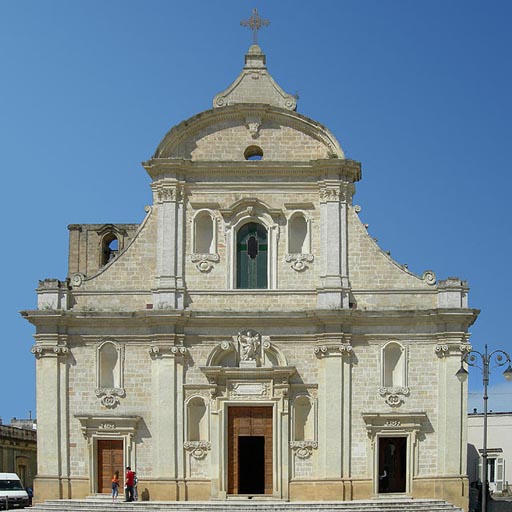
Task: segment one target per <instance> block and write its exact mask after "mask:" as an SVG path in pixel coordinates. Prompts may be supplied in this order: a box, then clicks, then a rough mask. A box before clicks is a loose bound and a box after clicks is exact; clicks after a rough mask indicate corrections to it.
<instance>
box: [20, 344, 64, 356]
mask: <svg viewBox="0 0 512 512" xmlns="http://www.w3.org/2000/svg"><path fill="white" fill-rule="evenodd" d="M30 352H32V354H34V355H35V356H36V358H38V359H39V358H40V357H45V356H52V357H55V356H57V357H58V356H66V355H68V353H69V349H68V347H63V346H61V345H34V346H33V347H32V348H31V349H30Z"/></svg>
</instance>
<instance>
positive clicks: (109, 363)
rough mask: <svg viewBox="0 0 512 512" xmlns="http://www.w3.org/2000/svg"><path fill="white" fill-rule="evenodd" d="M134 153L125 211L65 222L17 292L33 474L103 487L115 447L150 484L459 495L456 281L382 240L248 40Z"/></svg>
mask: <svg viewBox="0 0 512 512" xmlns="http://www.w3.org/2000/svg"><path fill="white" fill-rule="evenodd" d="M319 94H321V91H320V92H319ZM331 101H332V103H333V108H337V105H336V98H332V100H331ZM398 154H399V148H397V155H398ZM143 165H144V167H145V169H146V171H147V172H148V174H149V176H150V178H151V180H152V184H151V187H152V190H153V205H152V206H151V207H148V208H147V215H146V217H145V219H144V220H143V221H142V223H141V224H140V225H131V224H121V225H116V224H101V225H98V224H73V225H71V226H70V252H69V272H68V276H67V279H65V280H63V281H59V280H57V279H46V280H44V281H41V282H40V285H39V288H38V290H37V294H38V309H37V310H32V311H24V312H22V314H23V316H24V317H25V318H26V319H27V320H28V321H29V322H31V323H32V324H33V325H34V326H35V327H36V334H35V345H34V347H33V349H32V351H33V353H34V355H35V356H36V359H37V362H36V371H37V417H38V434H39V443H38V477H37V479H36V496H37V497H38V498H39V499H45V498H59V497H73V498H80V497H84V496H86V495H89V494H90V493H94V492H99V493H107V492H110V481H111V477H112V474H113V472H114V470H116V469H119V470H122V468H123V466H126V465H130V466H131V467H132V468H134V469H136V471H137V474H138V477H139V492H143V493H145V495H146V496H147V497H149V498H150V499H160V500H162V499H163V500H208V499H217V500H218V499H226V498H227V497H229V496H240V495H243V496H248V495H250V496H253V497H254V498H255V499H257V498H258V497H264V498H265V497H267V498H268V497H273V498H274V499H283V500H353V499H366V498H372V497H379V496H412V497H418V498H420V497H432V498H434V497H435V498H443V499H446V500H448V501H451V502H452V503H454V504H456V505H458V506H462V507H467V500H468V498H467V496H468V480H467V477H466V460H467V453H466V447H467V439H466V435H465V432H466V424H467V406H466V403H467V387H466V384H461V383H460V382H459V381H458V379H457V377H456V372H457V370H458V369H459V367H460V359H461V354H462V353H464V352H465V351H467V350H469V349H470V345H469V343H468V337H469V334H468V328H469V326H470V325H471V324H472V323H473V322H474V321H475V319H476V317H477V314H478V311H476V310H473V309H470V308H469V307H468V286H467V284H466V282H465V281H461V280H460V279H458V278H448V279H446V280H442V281H437V280H436V277H435V275H434V273H433V272H432V271H425V272H424V273H423V274H422V275H420V276H418V275H415V274H413V273H411V272H410V271H409V270H408V269H407V267H406V266H404V265H400V264H398V263H397V262H395V261H394V260H393V259H392V258H391V257H390V256H389V254H388V253H386V252H385V251H383V250H381V249H380V248H379V246H378V245H377V243H376V241H375V240H374V239H373V238H372V237H371V236H370V235H369V234H368V233H367V230H366V227H365V225H364V224H363V223H362V222H361V221H360V220H359V217H358V214H359V212H360V207H358V206H356V205H354V204H353V203H352V197H353V195H354V192H355V184H356V183H357V182H358V181H359V180H360V179H361V166H360V164H359V163H358V162H356V161H353V160H350V159H347V158H346V157H345V154H344V152H343V150H342V148H341V146H340V144H339V143H338V141H337V140H336V138H335V137H334V136H333V134H332V133H331V132H330V131H329V130H328V129H327V128H326V127H325V126H323V125H321V124H320V123H318V122H317V121H314V120H313V119H310V118H308V117H306V116H304V115H303V114H299V113H297V112H296V98H295V97H294V96H292V95H290V94H287V93H285V92H284V91H283V90H282V89H281V88H280V87H279V85H277V83H276V82H275V81H274V80H273V78H272V77H271V76H270V74H269V73H268V71H267V67H266V58H265V55H264V54H263V52H262V51H261V49H260V47H259V46H257V45H253V46H251V47H250V49H249V51H248V53H247V55H246V56H245V66H244V68H243V70H242V72H241V73H240V75H239V76H238V77H237V78H236V79H235V81H234V82H233V83H232V84H231V85H230V86H229V87H228V88H227V89H226V90H225V91H223V92H221V93H220V94H217V95H216V96H215V98H214V100H213V108H212V109H211V110H208V111H205V112H202V113H200V114H197V115H195V116H193V117H192V118H190V119H188V120H187V121H184V122H182V123H180V124H179V125H177V126H175V127H174V128H172V129H171V130H170V131H169V132H168V133H167V134H166V135H165V137H164V138H163V140H162V141H161V143H160V144H159V146H158V148H157V149H156V152H155V154H154V156H153V157H152V158H151V159H150V160H148V161H147V162H145V163H144V164H143ZM388 172H389V173H390V177H389V179H390V180H392V179H393V177H392V170H391V169H390V170H388ZM413 193H414V191H413V190H411V194H413ZM394 200H396V198H395V199H394ZM404 236H407V234H406V233H404ZM438 249H439V250H440V251H442V247H439V248H438Z"/></svg>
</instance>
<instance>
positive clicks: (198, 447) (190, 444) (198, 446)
mask: <svg viewBox="0 0 512 512" xmlns="http://www.w3.org/2000/svg"><path fill="white" fill-rule="evenodd" d="M183 448H184V449H185V450H187V451H188V452H190V455H191V456H192V457H194V459H197V460H201V459H204V458H205V457H206V455H207V454H208V451H209V450H210V449H211V443H210V442H209V441H185V442H184V443H183Z"/></svg>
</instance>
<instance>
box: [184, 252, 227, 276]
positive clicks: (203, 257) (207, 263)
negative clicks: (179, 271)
mask: <svg viewBox="0 0 512 512" xmlns="http://www.w3.org/2000/svg"><path fill="white" fill-rule="evenodd" d="M190 261H192V263H195V264H196V268H197V270H199V272H204V273H206V272H210V270H211V269H212V268H213V267H214V263H218V262H219V261H220V257H219V255H218V254H210V253H208V254H199V253H194V254H191V255H190Z"/></svg>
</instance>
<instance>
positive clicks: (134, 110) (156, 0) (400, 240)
mask: <svg viewBox="0 0 512 512" xmlns="http://www.w3.org/2000/svg"><path fill="white" fill-rule="evenodd" d="M253 7H257V8H258V9H259V11H260V13H261V15H262V16H263V17H265V18H269V19H270V20H271V26H270V27H268V28H265V29H263V30H262V31H261V35H260V45H261V47H262V48H263V50H264V51H265V53H266V54H267V64H268V67H269V70H270V72H271V73H272V75H273V76H274V78H275V79H276V80H277V81H278V82H279V84H280V85H281V86H282V87H283V88H284V89H285V90H286V91H288V92H290V93H295V92H298V94H299V95H300V100H299V104H298V111H299V112H301V113H303V114H305V115H307V116H309V117H312V118H314V119H316V120H318V121H320V122H321V123H323V124H325V125H326V126H328V127H329V128H330V129H331V131H332V132H333V133H334V134H335V135H336V136H337V138H338V140H339V141H340V143H341V145H342V147H343V149H344V150H345V153H346V155H347V157H348V158H353V159H355V160H359V161H361V162H362V164H363V180H362V182H360V184H359V185H358V188H357V194H356V197H355V203H356V204H360V205H361V206H362V213H361V217H362V219H363V221H364V222H367V223H368V224H369V231H370V233H371V235H372V236H374V237H376V238H378V240H379V244H380V245H381V247H382V248H383V249H385V250H390V251H391V253H392V256H393V257H394V258H395V259H396V260H397V261H398V262H400V263H407V264H409V268H410V269H411V270H413V271H414V272H417V273H422V272H423V270H425V269H432V270H434V271H435V272H436V275H437V276H438V278H441V279H444V278H446V277H448V276H458V277H461V278H463V279H467V280H468V281H469V284H470V286H471V294H470V305H471V306H472V307H475V308H480V309H482V313H481V315H480V318H479V319H478V321H477V323H476V324H475V325H474V327H473V328H472V332H473V337H472V342H473V344H474V346H475V347H476V348H481V347H482V346H483V343H485V342H487V343H489V345H490V346H491V347H492V348H498V347H499V348H504V349H506V350H508V351H511V350H512V343H511V334H510V332H509V330H508V321H509V319H510V317H511V316H512V314H511V300H510V293H511V289H512V273H511V270H510V265H509V262H510V255H511V250H512V247H511V246H512V241H511V225H510V219H511V215H510V206H509V205H510V198H509V195H510V190H511V185H512V173H511V169H510V161H511V159H510V155H509V151H510V148H511V143H512V140H511V133H512V129H511V124H510V119H511V117H512V95H511V91H512V67H511V49H512V31H511V30H510V19H511V18H512V2H510V1H508V0H493V1H491V2H489V1H483V0H482V1H474V0H450V1H447V0H429V1H428V2H420V1H411V0H393V1H391V0H346V1H345V0H316V1H315V2H306V1H303V2H299V1H297V0H295V1H292V0H279V1H276V0H274V1H270V0H253V1H247V0H236V1H235V0H218V1H199V0H188V1H186V2H184V1H174V0H137V1H135V0H108V1H107V0H74V1H71V0H0V63H1V71H2V79H1V80H0V156H1V165H2V180H3V183H2V187H1V189H0V194H1V201H2V206H3V211H4V213H5V218H4V222H3V225H2V240H3V243H2V251H1V253H0V254H1V259H2V261H1V263H2V264H1V267H0V268H1V269H2V270H3V276H2V293H1V295H0V296H1V299H0V300H1V309H0V311H1V323H2V335H1V336H2V339H1V354H2V362H1V370H0V386H1V389H2V392H1V393H0V416H1V417H2V418H3V420H4V422H7V421H9V420H10V419H11V417H13V416H16V417H18V418H19V417H26V416H27V415H28V411H29V410H32V411H34V410H35V399H34V395H35V393H34V380H35V379H34V358H33V356H32V355H31V354H30V351H29V349H30V347H31V346H32V344H33V340H32V333H33V329H32V327H31V326H30V325H29V324H28V323H26V322H25V321H24V320H22V318H21V317H20V316H19V313H18V312H19V311H20V310H22V309H33V308H34V307H35V303H36V302H35V301H36V295H35V292H34V289H35V288H36V287H37V283H38V280H39V279H43V278H46V277H56V278H60V279H64V278H65V276H66V272H67V250H68V232H67V225H68V224H71V223H96V222H97V223H107V222H112V223H116V222H140V221H141V220H142V218H143V216H144V210H143V207H144V205H145V204H148V203H150V201H151V195H150V188H149V183H150V180H149V178H148V176H147V175H146V173H145V171H144V169H143V168H142V167H141V166H140V162H141V161H143V160H146V159H148V158H149V157H150V156H151V155H152V154H153V151H154V150H155V148H156V146H157V145H158V143H159V141H160V140H161V138H162V137H163V136H164V134H165V133H166V131H167V130H168V129H169V128H171V127H172V126H174V125H175V124H177V123H179V122H180V121H182V120H184V119H186V118H188V117H190V116H192V115H194V114H196V113H198V112H200V111H203V110H206V109H209V108H210V107H211V101H212V98H213V96H214V95H215V94H216V93H217V92H219V91H221V90H223V89H224V88H225V87H226V86H227V85H229V84H230V83H231V81H232V80H233V79H234V78H235V77H236V75H237V74H238V73H239V71H240V70H241V67H242V65H243V56H244V53H245V52H246V50H247V48H248V47H249V45H250V43H251V34H250V32H249V31H248V30H247V29H245V28H242V27H240V20H241V19H245V18H248V17H249V15H250V13H251V9H252V8H253ZM500 373H501V372H499V371H495V372H494V376H495V379H494V380H495V381H496V383H498V382H500V379H498V377H500V378H501V375H500ZM494 380H493V382H494ZM470 386H471V390H472V391H474V392H476V395H475V396H476V397H477V398H478V397H479V395H480V391H479V390H480V386H481V378H480V375H479V374H478V373H477V372H472V375H471V378H470ZM509 388H512V384H511V385H510V386H509ZM511 397H512V390H511V392H509V391H508V388H504V386H500V388H499V392H496V393H495V395H494V398H495V399H498V398H499V399H500V401H501V402H502V403H501V405H498V404H497V403H495V404H492V403H491V408H494V409H495V410H497V409H503V408H507V409H508V410H511V409H512V398H511ZM505 400H508V405H507V403H505ZM479 403H480V402H479V401H478V402H477V406H479Z"/></svg>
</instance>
